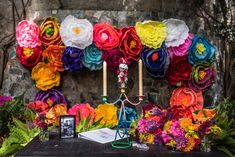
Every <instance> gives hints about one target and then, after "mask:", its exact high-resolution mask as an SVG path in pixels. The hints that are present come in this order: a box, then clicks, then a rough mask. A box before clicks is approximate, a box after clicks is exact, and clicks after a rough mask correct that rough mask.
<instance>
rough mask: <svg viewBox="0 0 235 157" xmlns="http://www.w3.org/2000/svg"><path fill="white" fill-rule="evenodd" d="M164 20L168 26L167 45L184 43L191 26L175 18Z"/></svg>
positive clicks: (173, 45)
mask: <svg viewBox="0 0 235 157" xmlns="http://www.w3.org/2000/svg"><path fill="white" fill-rule="evenodd" d="M163 22H164V23H165V24H166V28H167V36H166V40H165V45H166V47H175V46H180V45H181V44H183V43H184V42H185V40H186V39H187V37H188V35H189V34H188V33H189V28H188V26H187V25H186V24H185V22H184V21H182V20H179V19H173V18H171V19H167V20H164V21H163Z"/></svg>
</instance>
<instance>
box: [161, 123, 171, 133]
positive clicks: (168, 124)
mask: <svg viewBox="0 0 235 157" xmlns="http://www.w3.org/2000/svg"><path fill="white" fill-rule="evenodd" d="M171 125H172V121H167V122H166V123H165V124H164V127H163V131H167V132H170V128H171Z"/></svg>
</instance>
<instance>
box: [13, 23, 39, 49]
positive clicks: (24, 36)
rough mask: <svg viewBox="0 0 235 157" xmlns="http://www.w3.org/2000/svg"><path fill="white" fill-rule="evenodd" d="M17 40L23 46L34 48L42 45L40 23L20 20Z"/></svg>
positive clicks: (17, 27) (17, 28)
mask: <svg viewBox="0 0 235 157" xmlns="http://www.w3.org/2000/svg"><path fill="white" fill-rule="evenodd" d="M16 40H17V42H18V44H19V45H20V46H21V47H28V48H34V47H37V46H40V45H41V42H40V40H39V27H38V25H37V24H35V23H34V22H33V21H27V20H23V21H21V22H19V24H18V25H17V26H16Z"/></svg>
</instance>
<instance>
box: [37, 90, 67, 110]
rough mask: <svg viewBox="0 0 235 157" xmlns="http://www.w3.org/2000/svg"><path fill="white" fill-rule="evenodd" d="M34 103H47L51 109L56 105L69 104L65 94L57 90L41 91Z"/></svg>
mask: <svg viewBox="0 0 235 157" xmlns="http://www.w3.org/2000/svg"><path fill="white" fill-rule="evenodd" d="M34 101H42V102H44V103H47V104H48V105H49V106H50V107H51V106H55V105H56V104H65V105H66V104H67V102H66V100H65V97H64V96H63V94H62V93H61V92H60V91H58V90H56V89H50V90H48V91H39V92H38V93H37V94H36V96H35V98H34Z"/></svg>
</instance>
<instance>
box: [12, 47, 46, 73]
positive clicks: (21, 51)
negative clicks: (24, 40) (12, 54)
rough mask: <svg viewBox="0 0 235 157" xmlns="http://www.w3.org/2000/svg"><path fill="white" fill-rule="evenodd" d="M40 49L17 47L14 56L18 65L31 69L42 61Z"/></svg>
mask: <svg viewBox="0 0 235 157" xmlns="http://www.w3.org/2000/svg"><path fill="white" fill-rule="evenodd" d="M42 51H43V50H42V47H41V46H37V47H35V48H24V47H20V46H19V45H18V46H17V48H16V55H17V57H18V59H19V61H20V63H21V64H22V65H23V66H24V67H26V68H28V69H32V68H33V67H34V66H35V65H36V64H37V63H38V62H40V61H41V59H42Z"/></svg>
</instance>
